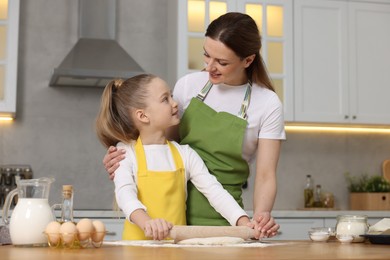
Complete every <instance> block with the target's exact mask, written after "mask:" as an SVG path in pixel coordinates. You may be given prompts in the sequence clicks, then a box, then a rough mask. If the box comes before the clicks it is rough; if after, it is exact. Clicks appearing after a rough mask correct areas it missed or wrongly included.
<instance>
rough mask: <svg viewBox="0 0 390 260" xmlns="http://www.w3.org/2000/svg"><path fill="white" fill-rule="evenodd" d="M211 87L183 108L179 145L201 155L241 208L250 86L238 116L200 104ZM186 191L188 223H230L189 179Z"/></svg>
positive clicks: (217, 224)
mask: <svg viewBox="0 0 390 260" xmlns="http://www.w3.org/2000/svg"><path fill="white" fill-rule="evenodd" d="M211 87H212V84H211V83H210V82H207V83H206V85H205V86H204V87H203V89H202V90H201V92H200V93H199V94H198V96H197V97H196V98H192V100H191V102H190V104H189V106H188V107H187V109H186V110H185V112H184V115H183V117H182V119H181V121H180V139H181V144H188V145H190V146H191V148H193V149H194V150H195V151H196V152H197V153H198V154H199V155H200V157H201V158H202V159H203V161H204V162H205V164H206V166H207V168H208V169H209V171H210V173H211V174H213V175H214V176H215V177H216V178H217V180H218V181H219V182H220V183H221V184H222V185H223V187H224V188H225V189H226V190H227V191H228V192H229V193H230V194H231V195H232V196H233V197H234V199H235V200H236V201H237V202H238V203H239V205H240V206H241V207H243V202H242V198H241V194H242V185H243V184H244V183H245V182H246V180H247V179H248V176H249V165H248V163H247V162H246V161H245V160H244V159H243V158H242V146H243V140H244V135H245V130H246V127H247V121H246V118H247V115H246V111H247V108H248V106H249V101H250V95H251V88H252V86H251V84H250V83H249V84H248V86H247V89H246V93H245V98H244V100H243V102H242V105H241V109H240V111H239V113H238V116H235V115H232V114H230V113H227V112H216V111H215V110H213V109H212V108H210V107H209V106H207V105H206V104H204V103H203V101H204V99H205V98H206V96H207V94H208V92H209V91H210V89H211ZM187 191H188V198H187V224H188V225H201V226H227V225H230V224H229V222H228V221H227V220H226V219H224V218H223V217H222V216H221V215H220V214H219V213H218V212H216V211H215V209H214V208H213V207H212V206H211V205H210V204H209V202H208V200H207V199H206V197H205V196H204V195H203V194H202V193H200V192H199V191H198V190H197V189H196V188H195V186H194V185H193V184H192V183H190V182H189V183H188V187H187Z"/></svg>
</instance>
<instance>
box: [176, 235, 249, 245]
mask: <svg viewBox="0 0 390 260" xmlns="http://www.w3.org/2000/svg"><path fill="white" fill-rule="evenodd" d="M244 241H245V240H244V239H242V238H240V237H206V238H190V239H185V240H182V241H179V242H178V244H179V245H231V244H241V243H243V242H244Z"/></svg>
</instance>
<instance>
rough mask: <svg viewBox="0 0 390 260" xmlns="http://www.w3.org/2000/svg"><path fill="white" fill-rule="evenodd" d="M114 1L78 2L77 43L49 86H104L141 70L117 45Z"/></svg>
mask: <svg viewBox="0 0 390 260" xmlns="http://www.w3.org/2000/svg"><path fill="white" fill-rule="evenodd" d="M116 5H117V3H116V0H79V40H78V42H77V43H76V45H75V46H74V47H73V48H72V50H71V51H70V52H69V53H68V55H67V56H66V57H65V59H64V60H63V61H62V63H61V64H60V65H59V66H58V68H55V69H54V72H53V75H52V77H51V80H50V86H84V87H104V86H106V84H107V83H108V82H109V81H110V80H112V79H114V78H123V79H126V78H130V77H132V76H135V75H138V74H141V73H143V69H142V68H141V67H140V66H139V65H138V63H137V62H136V61H135V60H134V59H133V58H132V57H130V55H129V54H128V53H127V52H126V51H125V50H124V49H123V48H122V47H121V46H120V45H119V44H118V42H117V41H116V39H115V33H116V30H115V29H116Z"/></svg>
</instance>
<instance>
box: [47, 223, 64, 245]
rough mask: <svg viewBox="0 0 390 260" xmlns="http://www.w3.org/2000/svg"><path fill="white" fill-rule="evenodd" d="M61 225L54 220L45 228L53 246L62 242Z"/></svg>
mask: <svg viewBox="0 0 390 260" xmlns="http://www.w3.org/2000/svg"><path fill="white" fill-rule="evenodd" d="M60 227H61V224H60V223H59V222H57V221H52V222H50V223H49V224H47V226H46V228H45V233H46V235H47V239H48V241H49V243H50V245H52V246H53V245H54V246H56V245H58V243H59V242H60Z"/></svg>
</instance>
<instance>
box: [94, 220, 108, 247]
mask: <svg viewBox="0 0 390 260" xmlns="http://www.w3.org/2000/svg"><path fill="white" fill-rule="evenodd" d="M92 225H93V227H94V229H95V230H94V232H93V233H92V241H93V242H96V243H98V242H101V241H103V238H104V235H105V234H106V227H105V226H104V223H103V222H102V221H100V220H94V221H93V222H92Z"/></svg>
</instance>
